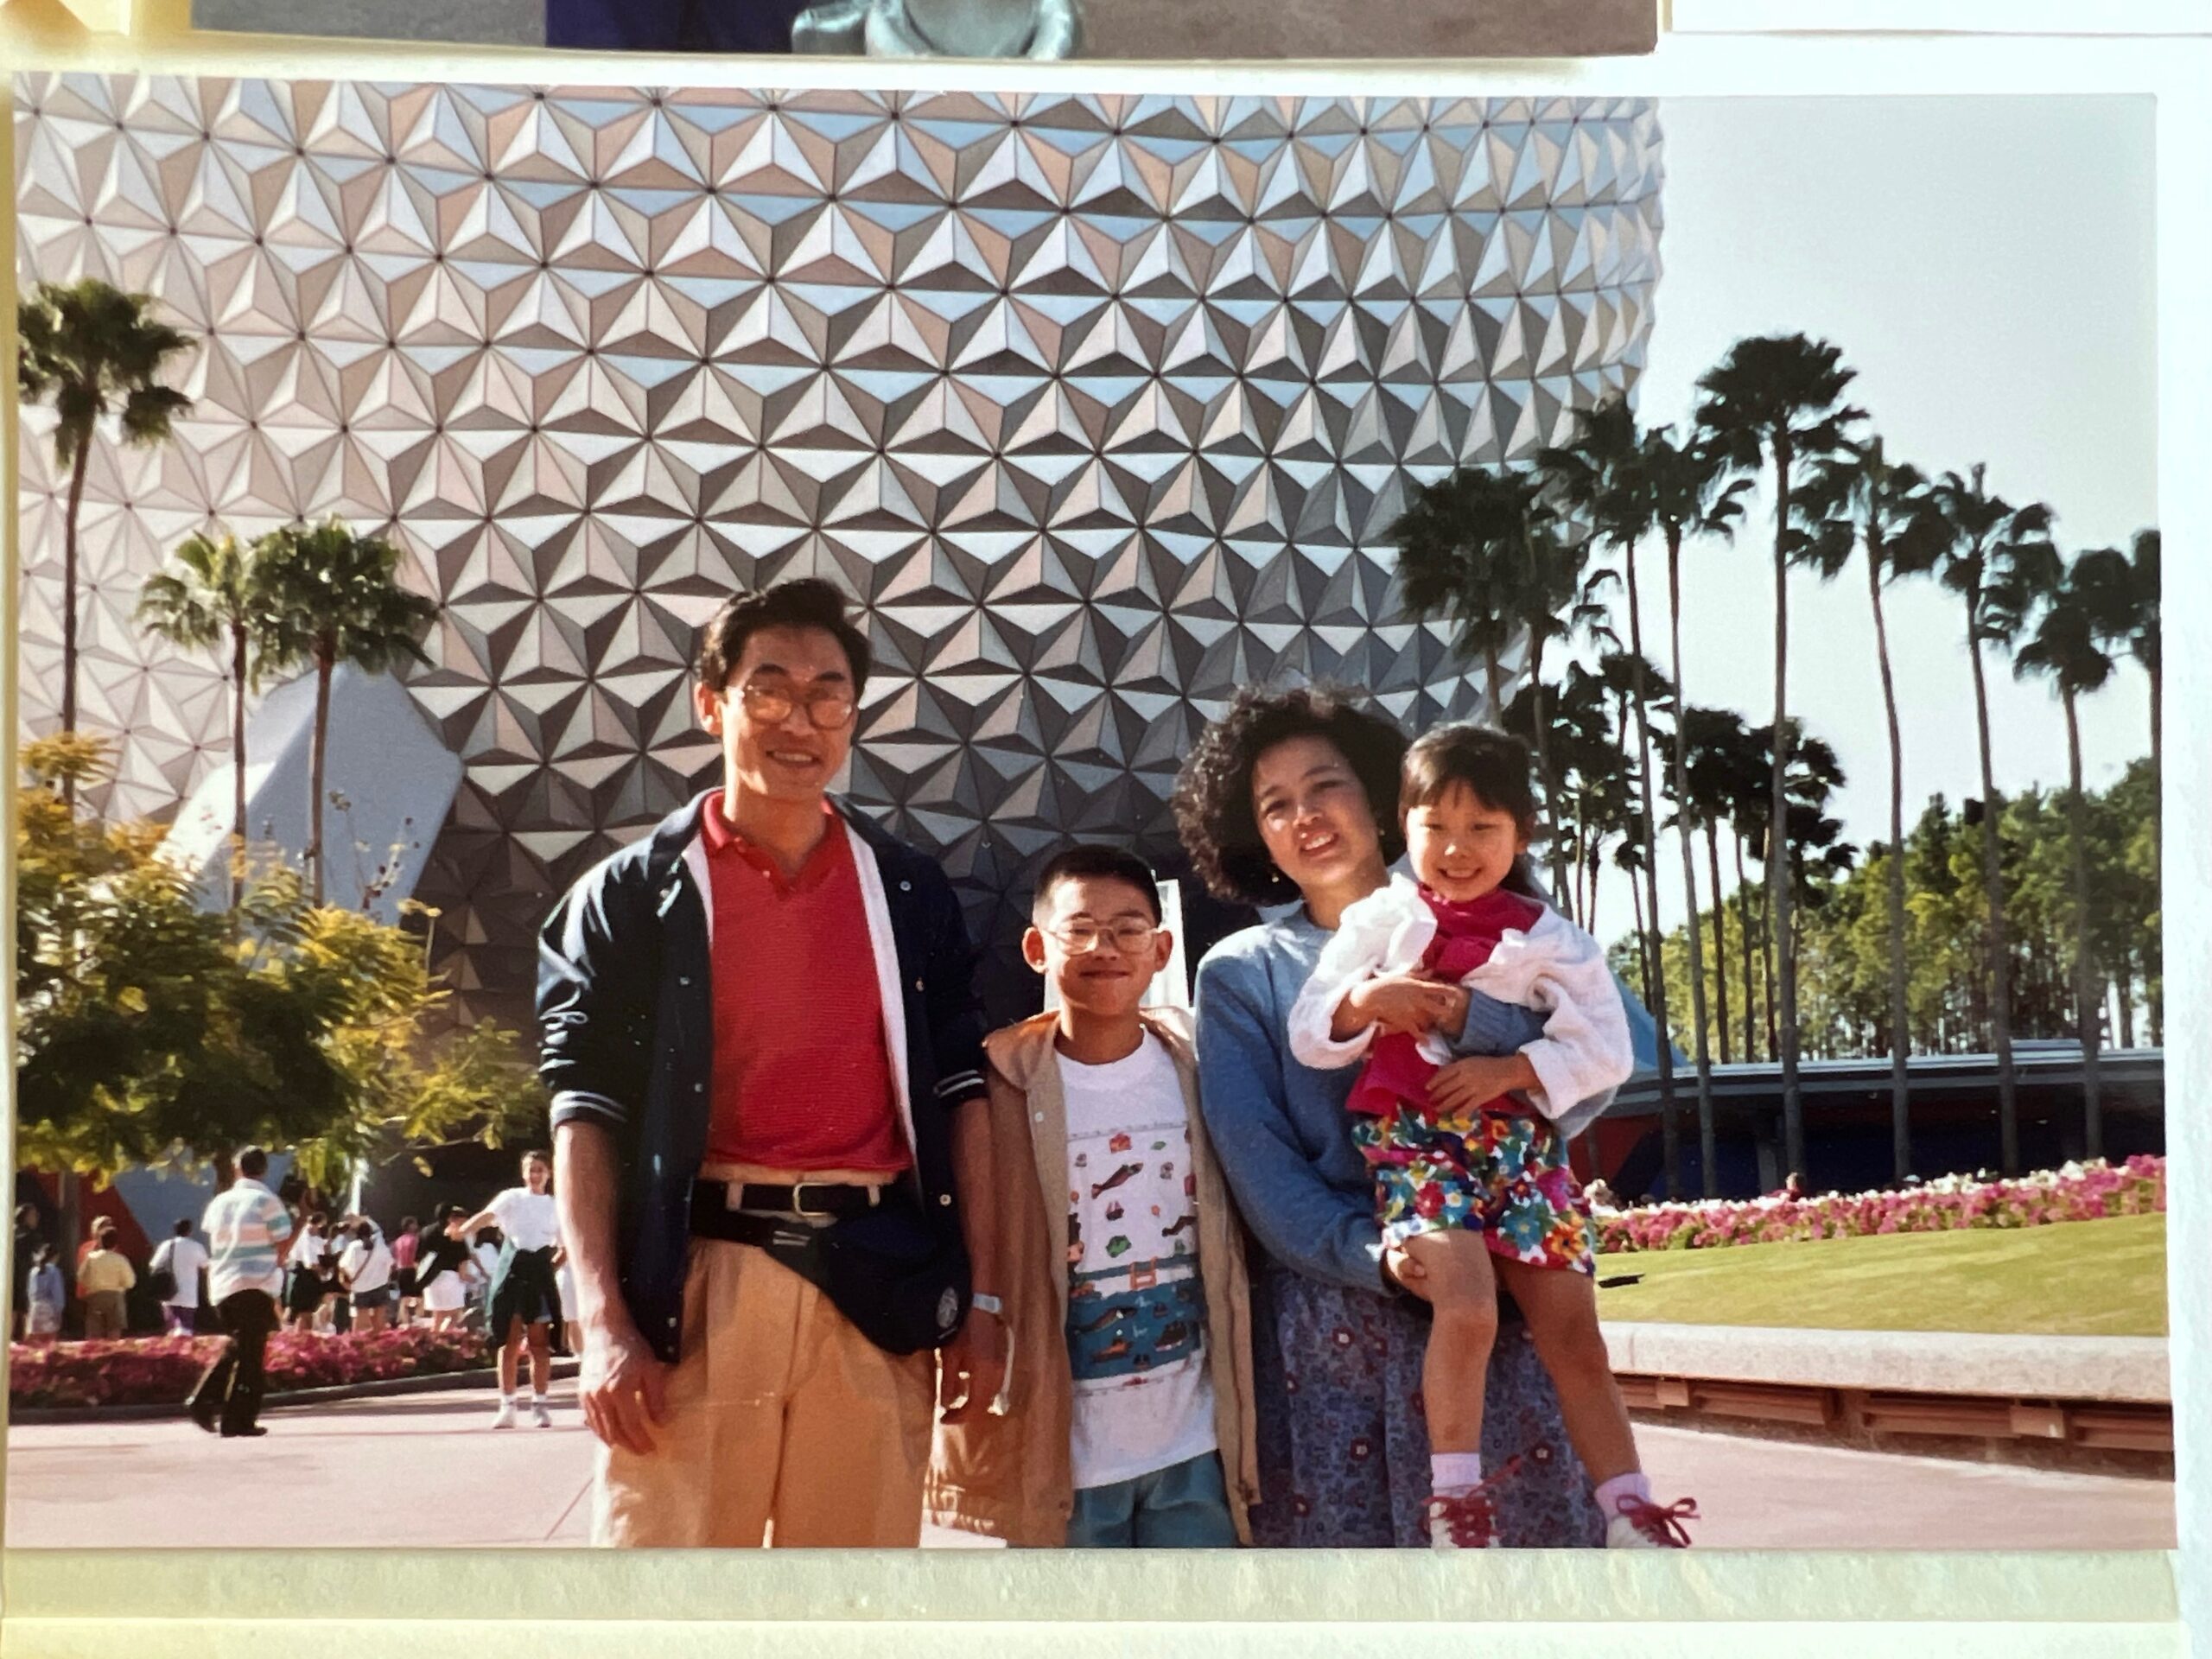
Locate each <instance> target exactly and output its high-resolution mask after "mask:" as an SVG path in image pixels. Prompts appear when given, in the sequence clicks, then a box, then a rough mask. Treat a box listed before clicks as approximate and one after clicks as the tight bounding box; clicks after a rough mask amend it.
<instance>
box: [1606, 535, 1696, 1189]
mask: <svg viewBox="0 0 2212 1659" xmlns="http://www.w3.org/2000/svg"><path fill="white" fill-rule="evenodd" d="M1669 539H1670V540H1671V537H1670V538H1669ZM1622 552H1623V554H1624V563H1625V565H1626V567H1627V574H1628V645H1629V665H1628V677H1629V695H1630V702H1631V703H1632V705H1633V706H1634V708H1635V710H1636V775H1637V787H1638V788H1639V789H1640V791H1642V795H1643V880H1644V886H1645V888H1646V890H1647V892H1648V893H1649V899H1650V911H1651V952H1652V955H1653V956H1654V957H1660V952H1661V951H1662V950H1663V948H1664V944H1665V939H1664V936H1663V935H1662V933H1661V932H1660V931H1659V807H1658V802H1657V800H1656V798H1655V797H1654V795H1653V793H1652V789H1651V711H1650V709H1649V706H1648V704H1647V702H1646V701H1645V699H1646V696H1647V695H1648V694H1647V693H1646V691H1645V690H1644V685H1643V603H1642V601H1641V600H1640V599H1639V598H1638V596H1637V587H1636V544H1635V543H1633V542H1630V543H1628V544H1627V545H1626V546H1624V548H1623V549H1622ZM1675 669H1676V671H1677V672H1679V671H1680V670H1681V663H1680V662H1677V663H1676V664H1675ZM1675 696H1676V698H1677V700H1678V702H1677V707H1678V709H1679V699H1680V697H1681V691H1680V690H1679V687H1678V689H1677V690H1676V692H1675ZM1675 724H1676V725H1677V726H1679V725H1680V724H1681V721H1680V720H1679V719H1677V720H1676V721H1675ZM1689 938H1690V963H1691V967H1690V982H1691V984H1692V985H1693V986H1694V985H1695V984H1696V982H1697V966H1696V963H1697V915H1696V912H1694V911H1692V912H1691V915H1690V926H1689ZM1660 960H1661V961H1662V963H1663V961H1664V958H1663V957H1660ZM1651 1023H1652V1026H1653V1027H1654V1029H1655V1031H1656V1034H1657V1039H1658V1040H1657V1041H1656V1043H1655V1044H1654V1045H1653V1046H1654V1049H1655V1051H1656V1052H1655V1058H1656V1060H1657V1061H1658V1065H1659V1140H1660V1146H1661V1147H1662V1152H1663V1154H1664V1156H1665V1159H1666V1171H1667V1196H1668V1197H1669V1198H1679V1197H1680V1196H1681V1191H1682V1125H1681V1113H1680V1111H1679V1110H1677V1109H1676V1104H1675V1044H1674V1038H1673V1035H1672V1028H1671V1027H1670V1026H1669V1022H1668V1019H1667V976H1666V974H1665V973H1664V972H1663V971H1662V972H1661V973H1660V974H1659V975H1658V976H1656V980H1655V982H1654V983H1653V985H1652V998H1651ZM1697 1052H1698V1055H1699V1057H1700V1065H1699V1067H1698V1082H1699V1084H1700V1087H1699V1090H1698V1135H1699V1145H1700V1147H1705V1148H1707V1160H1706V1164H1705V1168H1704V1171H1703V1175H1704V1185H1705V1190H1706V1192H1707V1195H1708V1196H1710V1195H1711V1192H1712V1190H1713V1164H1712V1159H1711V1153H1710V1148H1709V1144H1708V1143H1709V1142H1710V1141H1711V1139H1712V1115H1713V1114H1712V1106H1711V1096H1712V1090H1711V1085H1710V1083H1709V1080H1708V1079H1707V1076H1706V1072H1705V1067H1704V1065H1703V1064H1702V1060H1703V1056H1704V1054H1705V1033H1704V1031H1703V1029H1702V1028H1700V1030H1699V1031H1698V1033H1697Z"/></svg>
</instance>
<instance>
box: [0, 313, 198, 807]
mask: <svg viewBox="0 0 2212 1659" xmlns="http://www.w3.org/2000/svg"><path fill="white" fill-rule="evenodd" d="M155 304H156V302H155V301H154V300H153V299H152V298H150V297H149V296H147V295H143V294H125V293H124V292H122V291H121V290H120V289H115V288H111V287H110V286H109V285H108V284H107V283H104V282H102V281H100V280H99V278H98V277H83V278H80V279H79V281H77V282H74V283H67V284H63V283H40V284H39V285H38V287H37V288H36V289H33V290H32V292H31V294H30V296H29V297H28V298H26V299H23V300H22V301H19V302H17V304H16V334H17V337H18V341H19V345H18V350H17V353H16V389H17V391H19V392H20V393H21V395H22V400H23V401H24V402H25V403H27V404H39V403H45V402H47V401H48V398H49V397H50V398H51V399H52V401H53V404H54V410H55V412H56V414H58V415H59V416H60V423H59V424H57V425H56V426H55V427H54V459H55V461H57V462H58V463H59V464H60V465H61V466H63V467H67V468H68V469H69V505H68V508H67V511H66V512H65V513H64V514H63V517H62V520H61V729H62V730H63V731H65V732H73V731H75V730H76V729H77V563H78V560H77V521H78V518H79V514H80V513H81V512H82V511H83V509H84V505H85V474H86V469H87V467H89V466H90V465H91V462H92V435H93V433H94V432H95V431H96V430H97V429H99V423H100V422H101V421H102V420H103V419H105V417H106V416H110V415H113V416H116V417H117V419H118V423H119V424H120V425H121V427H122V430H123V441H124V442H125V443H128V444H156V443H160V442H162V441H163V440H164V439H166V438H167V437H168V435H169V429H170V425H171V423H173V422H175V419H176V417H177V416H179V415H181V414H183V413H184V412H185V411H186V410H189V409H190V408H191V407H192V399H191V398H189V397H186V396H185V395H184V394H183V393H182V392H181V391H176V390H175V389H174V388H173V387H169V386H165V385H162V384H161V379H160V377H161V374H162V369H163V368H164V366H165V365H167V364H168V359H170V358H172V357H174V356H175V355H176V354H177V353H179V352H182V351H185V350H187V349H188V348H189V347H190V346H192V344H193V340H192V338H191V336H190V335H188V334H184V333H182V332H181V330H178V329H175V328H172V327H169V326H168V324H167V323H165V322H156V321H154V317H153V308H154V306H155ZM61 792H62V798H63V799H64V800H66V801H67V802H68V803H69V804H70V805H71V806H74V805H75V804H76V799H77V792H76V783H75V781H74V779H65V780H64V781H63V784H62V787H61Z"/></svg>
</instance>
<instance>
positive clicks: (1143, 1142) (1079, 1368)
mask: <svg viewBox="0 0 2212 1659" xmlns="http://www.w3.org/2000/svg"><path fill="white" fill-rule="evenodd" d="M1090 1139H1091V1141H1092V1145H1091V1146H1090V1147H1080V1148H1077V1149H1075V1150H1073V1151H1072V1153H1071V1160H1070V1161H1071V1173H1072V1175H1073V1177H1074V1184H1073V1185H1072V1186H1071V1190H1070V1191H1069V1193H1068V1205H1069V1210H1070V1217H1069V1220H1070V1235H1069V1237H1070V1243H1069V1248H1068V1262H1069V1267H1070V1268H1071V1273H1070V1275H1069V1285H1068V1328H1067V1338H1068V1363H1069V1366H1070V1368H1071V1371H1072V1374H1073V1376H1074V1377H1075V1380H1076V1381H1077V1383H1096V1382H1099V1381H1103V1380H1106V1379H1110V1378H1117V1377H1128V1378H1132V1379H1135V1378H1137V1377H1140V1376H1141V1375H1142V1374H1143V1373H1145V1372H1147V1371H1151V1370H1155V1369H1157V1368H1158V1367H1160V1366H1163V1365H1172V1364H1174V1363H1177V1362H1178V1361H1181V1360H1185V1359H1189V1358H1191V1357H1192V1356H1194V1355H1195V1354H1197V1353H1198V1349H1199V1345H1200V1342H1201V1336H1200V1333H1201V1332H1202V1331H1203V1330H1204V1329H1205V1304H1204V1301H1203V1295H1204V1293H1203V1291H1202V1289H1201V1287H1200V1286H1199V1282H1198V1277H1197V1275H1196V1274H1194V1273H1193V1272H1192V1267H1193V1266H1194V1261H1193V1257H1194V1255H1195V1253H1196V1241H1197V1237H1198V1203H1197V1183H1196V1182H1195V1181H1194V1180H1193V1179H1192V1177H1191V1174H1190V1167H1191V1131H1190V1128H1189V1126H1188V1125H1187V1124H1173V1125H1170V1124H1161V1125H1159V1126H1157V1127H1156V1128H1152V1129H1147V1130H1144V1131H1139V1132H1128V1131H1124V1132H1122V1133H1120V1134H1116V1135H1110V1136H1104V1137H1096V1136H1094V1137H1090ZM1102 1139H1103V1141H1104V1143H1105V1144H1104V1148H1103V1154H1104V1155H1103V1157H1094V1156H1093V1155H1092V1154H1093V1153H1094V1151H1096V1150H1097V1147H1096V1142H1097V1141H1099V1140H1102ZM1094 1173H1095V1174H1096V1176H1097V1179H1095V1180H1093V1179H1086V1178H1087V1177H1088V1176H1090V1175H1091V1174H1094Z"/></svg>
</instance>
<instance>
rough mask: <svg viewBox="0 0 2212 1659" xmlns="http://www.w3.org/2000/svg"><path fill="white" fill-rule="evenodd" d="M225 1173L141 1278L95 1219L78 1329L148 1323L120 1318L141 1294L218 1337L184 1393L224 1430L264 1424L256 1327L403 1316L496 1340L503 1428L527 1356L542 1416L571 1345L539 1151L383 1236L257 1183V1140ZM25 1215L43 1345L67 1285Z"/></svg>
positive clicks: (496, 1424)
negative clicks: (515, 1180) (496, 1184)
mask: <svg viewBox="0 0 2212 1659" xmlns="http://www.w3.org/2000/svg"><path fill="white" fill-rule="evenodd" d="M236 1171H237V1173H236V1176H235V1178H234V1179H232V1181H231V1183H230V1184H229V1185H227V1186H226V1188H225V1189H224V1190H223V1191H221V1192H218V1193H217V1194H216V1195H215V1198H214V1201H213V1203H211V1204H210V1205H208V1206H207V1211H206V1213H205V1214H204V1215H203V1216H202V1217H200V1224H199V1225H198V1227H197V1228H195V1227H194V1224H193V1223H192V1221H191V1220H190V1219H189V1218H186V1219H183V1220H180V1221H179V1222H177V1224H175V1228H174V1229H173V1230H172V1231H171V1233H170V1236H168V1237H167V1238H165V1239H163V1240H162V1242H161V1243H160V1245H159V1246H157V1247H156V1249H154V1251H153V1252H152V1255H151V1256H150V1258H149V1260H148V1262H146V1271H145V1274H144V1276H143V1279H142V1278H141V1275H140V1274H139V1271H138V1268H137V1264H136V1263H134V1262H132V1261H131V1260H130V1256H129V1255H127V1254H126V1253H125V1252H124V1249H122V1247H121V1244H120V1242H119V1241H120V1237H121V1230H120V1229H119V1228H118V1226H117V1225H116V1224H115V1222H114V1221H113V1220H111V1219H108V1218H105V1217H104V1218H102V1219H99V1220H97V1221H95V1222H94V1223H93V1224H92V1229H91V1232H90V1236H88V1237H87V1238H86V1241H85V1243H84V1247H83V1248H82V1249H80V1250H79V1259H78V1265H77V1284H76V1288H77V1295H78V1299H79V1302H80V1303H81V1305H82V1308H83V1317H82V1321H81V1324H82V1329H83V1332H84V1335H85V1338H86V1339H87V1340H90V1339H92V1338H102V1337H120V1336H124V1335H126V1334H128V1333H129V1332H130V1331H132V1330H133V1329H134V1328H136V1329H138V1330H141V1331H150V1330H151V1329H152V1328H153V1325H154V1324H155V1321H154V1320H153V1319H149V1318H142V1319H138V1320H136V1321H134V1320H133V1319H131V1317H130V1298H131V1296H132V1295H133V1294H138V1295H140V1296H142V1297H145V1296H150V1297H152V1298H153V1299H154V1301H155V1306H158V1309H159V1317H158V1323H159V1326H160V1328H161V1330H162V1331H163V1332H167V1333H168V1334H170V1335H179V1334H184V1335H190V1334H199V1333H206V1332H211V1331H213V1332H220V1333H221V1334H222V1335H223V1336H224V1337H226V1338H227V1340H226V1342H225V1343H224V1344H223V1350H222V1351H221V1353H219V1355H217V1356H216V1357H215V1358H214V1359H213V1362H211V1363H209V1365H208V1367H207V1370H206V1371H205V1372H203V1373H202V1374H201V1376H200V1381H199V1383H197V1384H196V1385H195V1386H194V1389H193V1391H192V1393H191V1395H190V1396H189V1397H188V1400H187V1402H186V1406H187V1408H188V1411H189V1412H190V1414H191V1415H192V1419H193V1421H194V1422H196V1423H197V1424H198V1425H199V1426H200V1427H201V1428H203V1429H205V1430H207V1432H208V1433H211V1434H213V1433H220V1434H221V1435H223V1436H224V1437H225V1438H226V1439H232V1438H240V1437H255V1438H257V1437H258V1436H260V1435H262V1434H264V1433H267V1432H268V1431H267V1430H265V1429H264V1428H263V1427H260V1425H259V1422H258V1421H257V1419H258V1417H259V1415H260V1411H261V1402H262V1396H263V1393H264V1389H265V1387H266V1359H267V1351H268V1346H269V1338H270V1336H271V1335H273V1334H274V1333H275V1332H277V1331H278V1330H289V1331H294V1332H302V1333H311V1334H320V1335H333V1336H334V1335H340V1334H344V1333H346V1332H357V1333H360V1334H364V1335H366V1334H371V1333H374V1332H380V1331H385V1330H390V1329H404V1328H406V1327H409V1326H412V1325H423V1326H426V1327H428V1328H429V1329H430V1330H433V1331H446V1330H453V1329H456V1328H461V1329H474V1330H480V1331H482V1332H485V1333H486V1335H487V1336H489V1337H490V1338H491V1339H492V1340H493V1342H495V1343H497V1344H499V1360H498V1363H499V1408H498V1411H497V1413H496V1414H494V1416H493V1420H492V1423H491V1427H493V1428H512V1427H514V1426H515V1423H516V1421H517V1420H518V1412H519V1410H520V1408H521V1405H522V1400H521V1396H520V1394H519V1392H518V1389H519V1386H520V1381H521V1376H520V1373H521V1369H522V1360H523V1357H524V1354H525V1353H526V1354H527V1355H528V1356H529V1359H530V1382H531V1399H530V1410H531V1418H532V1421H535V1422H536V1423H537V1426H538V1427H541V1428H550V1427H552V1425H553V1417H552V1410H551V1402H550V1386H551V1383H552V1375H553V1356H554V1353H555V1351H556V1348H557V1349H559V1350H560V1351H564V1352H574V1351H575V1349H576V1347H577V1346H578V1344H576V1342H575V1337H574V1334H573V1327H572V1326H571V1325H569V1321H570V1320H571V1319H573V1318H574V1314H573V1313H572V1311H571V1310H572V1307H573V1298H574V1294H575V1292H574V1288H573V1286H572V1284H571V1282H570V1280H569V1273H568V1270H567V1262H568V1258H567V1254H566V1252H565V1251H564V1250H563V1249H562V1245H561V1224H560V1216H559V1212H558V1210H557V1207H556V1205H555V1203H554V1199H553V1161H552V1158H551V1155H550V1154H548V1153H544V1152H531V1153H527V1154H524V1157H523V1160H522V1171H521V1174H522V1180H521V1183H520V1184H519V1185H516V1186H512V1187H509V1188H507V1189H506V1190H505V1192H500V1193H499V1194H498V1195H496V1196H495V1197H494V1198H493V1199H492V1200H491V1202H490V1203H488V1204H486V1205H485V1206H484V1207H483V1208H482V1209H480V1210H478V1211H474V1212H471V1211H468V1210H467V1209H465V1208H464V1207H463V1206H462V1205H457V1204H446V1205H440V1206H439V1207H438V1210H437V1212H436V1213H435V1215H434V1216H432V1217H431V1218H430V1221H429V1224H428V1225H424V1224H421V1223H419V1222H418V1221H417V1220H416V1218H415V1217H412V1216H410V1217H407V1218H406V1219H405V1220H404V1221H403V1222H401V1223H400V1224H399V1232H398V1234H397V1236H396V1237H387V1236H386V1235H385V1230H384V1228H383V1226H382V1225H381V1224H379V1223H378V1221H377V1219H376V1218H375V1217H373V1216H366V1215H359V1214H351V1213H349V1214H343V1215H340V1216H339V1217H336V1218H335V1219H333V1217H331V1215H330V1213H329V1211H327V1210H321V1209H316V1208H314V1207H312V1205H311V1204H301V1203H288V1202H286V1200H285V1199H284V1198H281V1197H279V1196H278V1194H277V1192H276V1191H275V1190H273V1189H272V1188H270V1185H268V1184H267V1179H266V1178H267V1175H268V1173H269V1154H267V1153H266V1152H264V1150H262V1148H260V1147H245V1148H243V1149H242V1150H241V1151H240V1152H239V1153H238V1157H237V1160H236ZM309 1196H310V1197H311V1196H312V1195H309ZM38 1223H39V1216H38V1212H37V1211H36V1210H35V1208H34V1207H33V1206H30V1205H23V1206H22V1207H20V1208H18V1209H17V1211H16V1255H15V1260H16V1261H17V1262H21V1263H22V1264H23V1266H22V1280H21V1282H20V1283H19V1284H18V1285H17V1286H16V1296H15V1299H14V1300H15V1306H16V1310H17V1311H16V1331H15V1334H16V1336H17V1337H18V1338H22V1340H25V1341H29V1342H33V1343H39V1344H48V1343H53V1342H55V1341H59V1340H60V1339H62V1334H63V1330H64V1326H65V1322H66V1316H67V1287H66V1285H65V1283H64V1281H63V1279H62V1274H61V1269H60V1265H59V1264H58V1263H57V1262H56V1261H55V1260H54V1247H53V1245H52V1244H51V1243H48V1242H47V1241H46V1240H45V1239H44V1238H43V1237H42V1236H41V1234H40V1231H39V1226H38ZM203 1236H204V1240H205V1242H204V1243H203V1242H202V1238H203ZM564 1338H565V1339H564Z"/></svg>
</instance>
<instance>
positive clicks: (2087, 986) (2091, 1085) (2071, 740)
mask: <svg viewBox="0 0 2212 1659" xmlns="http://www.w3.org/2000/svg"><path fill="white" fill-rule="evenodd" d="M2060 689H2061V690H2062V692H2063V701H2064V702H2065V705H2066V779H2067V785H2068V788H2067V796H2066V824H2067V829H2068V830H2069V835H2068V836H2067V839H2068V840H2069V841H2070V842H2072V843H2073V846H2072V848H2071V849H2070V850H2071V851H2072V853H2073V855H2074V859H2073V862H2074V1009H2075V1016H2074V1017H2075V1021H2076V1023H2077V1024H2078V1025H2079V1027H2080V1028H2081V1033H2082V1150H2083V1152H2084V1153H2085V1154H2087V1155H2088V1156H2089V1157H2091V1158H2101V1157H2103V1156H2104V1155H2105V1119H2104V1103H2103V1102H2102V1101H2101V1100H2100V1099H2099V1098H2098V1096H2097V1039H2098V1029H2097V1027H2098V1024H2099V1018H2098V1016H2099V1015H2100V1014H2101V1012H2102V1010H2101V1008H2100V1007H2099V1006H2098V1005H2099V1004H2100V1003H2101V1002H2102V1001H2104V996H2103V994H2102V992H2101V990H2100V989H2099V988H2098V982H2097V964H2096V952H2095V949H2094V943H2093V941H2092V940H2091V939H2090V937H2089V811H2088V801H2087V800H2086V799H2085V798H2083V796H2082V722H2081V721H2080V719H2079V718H2077V711H2076V709H2075V698H2074V693H2073V692H2072V691H2070V690H2066V689H2065V688H2064V687H2061V688H2060Z"/></svg>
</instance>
